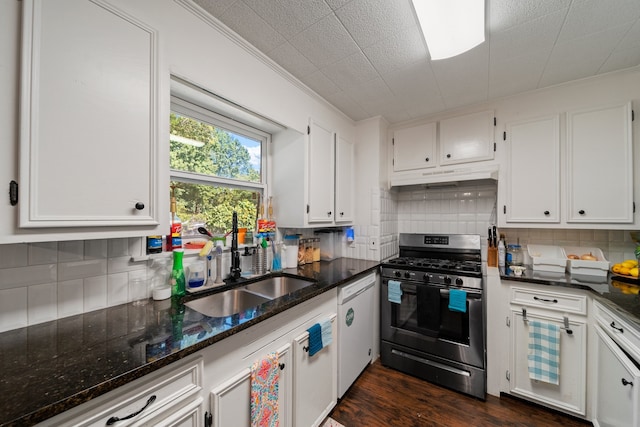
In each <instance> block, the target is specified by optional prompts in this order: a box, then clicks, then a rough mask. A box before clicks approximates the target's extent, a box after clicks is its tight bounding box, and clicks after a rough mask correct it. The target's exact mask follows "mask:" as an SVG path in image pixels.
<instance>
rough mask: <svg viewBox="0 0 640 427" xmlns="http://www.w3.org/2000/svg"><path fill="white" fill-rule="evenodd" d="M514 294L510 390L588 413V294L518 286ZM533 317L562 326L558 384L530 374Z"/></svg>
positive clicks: (567, 410) (512, 304) (542, 402)
mask: <svg viewBox="0 0 640 427" xmlns="http://www.w3.org/2000/svg"><path fill="white" fill-rule="evenodd" d="M511 295H512V299H511V318H510V327H511V357H510V367H509V371H507V377H508V380H509V388H510V392H511V393H512V394H514V395H518V396H520V397H523V398H526V399H529V400H532V401H536V402H538V403H541V404H544V405H546V406H549V407H553V408H556V409H559V410H562V411H565V412H569V413H572V414H574V415H580V416H585V415H586V401H587V399H586V393H587V391H586V376H587V317H586V314H587V313H586V296H585V295H582V296H580V295H577V296H576V295H574V294H564V293H562V292H550V291H547V290H544V291H537V290H536V289H531V288H527V289H520V288H516V287H513V288H512V289H511ZM528 296H531V302H530V303H529V304H528V305H527V304H523V301H525V300H526V297H528ZM580 307H583V310H584V312H583V313H580ZM571 311H574V313H572V312H571ZM575 312H578V314H575ZM565 319H566V321H565ZM533 321H539V322H541V323H546V324H554V325H557V326H558V327H560V328H561V329H560V352H559V381H558V384H551V383H547V382H543V381H540V380H535V379H531V378H530V376H529V362H528V355H529V333H530V328H531V322H533Z"/></svg>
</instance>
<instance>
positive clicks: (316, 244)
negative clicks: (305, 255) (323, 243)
mask: <svg viewBox="0 0 640 427" xmlns="http://www.w3.org/2000/svg"><path fill="white" fill-rule="evenodd" d="M318 261H320V238H319V237H315V238H314V239H313V262H318Z"/></svg>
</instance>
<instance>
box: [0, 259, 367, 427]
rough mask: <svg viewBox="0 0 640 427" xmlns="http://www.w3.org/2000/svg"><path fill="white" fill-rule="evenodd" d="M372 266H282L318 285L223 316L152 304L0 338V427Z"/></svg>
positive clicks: (92, 393)
mask: <svg viewBox="0 0 640 427" xmlns="http://www.w3.org/2000/svg"><path fill="white" fill-rule="evenodd" d="M377 267H378V262H375V261H365V260H357V259H351V258H339V259H336V260H333V261H321V262H320V263H314V264H312V265H305V266H302V267H300V268H297V269H286V270H284V272H283V273H281V274H283V275H299V276H303V277H306V278H310V279H314V280H316V283H314V284H313V285H311V286H309V287H307V288H304V289H302V290H300V291H297V292H295V293H294V294H291V295H287V296H284V297H281V298H278V299H275V300H273V301H270V302H268V303H265V304H263V305H262V306H260V307H258V308H255V309H252V310H248V311H246V312H244V313H240V314H237V315H234V316H228V317H224V318H209V317H203V315H202V314H200V313H198V312H196V311H193V310H191V309H190V308H188V307H186V306H185V305H183V304H181V303H180V304H175V303H174V304H173V306H172V303H171V300H165V301H151V300H150V301H149V303H148V304H145V305H137V306H136V305H133V304H131V303H130V304H123V305H119V306H115V307H110V308H107V309H103V310H97V311H92V312H89V313H85V314H82V315H78V316H72V317H67V318H63V319H59V320H56V321H52V322H47V323H42V324H39V325H34V326H29V327H27V328H21V329H16V330H12V331H8V332H4V333H1V334H0V366H1V367H2V378H0V396H2V399H1V400H0V426H14V425H15V426H29V425H33V424H36V423H37V422H40V421H43V420H45V419H47V418H50V417H53V416H54V415H57V414H59V413H62V412H64V411H66V410H68V409H71V408H73V407H74V406H77V405H79V404H81V403H84V402H87V401H89V400H91V399H93V398H95V397H97V396H100V395H102V394H104V393H107V392H109V391H111V390H113V389H115V388H117V387H120V386H122V385H124V384H126V383H129V382H131V381H133V380H135V379H137V378H140V377H142V376H144V375H147V374H149V373H150V372H153V371H155V370H157V369H160V368H162V367H164V366H166V365H168V364H170V363H172V362H175V361H176V360H179V359H181V358H183V357H185V356H187V355H189V354H192V353H194V352H196V351H198V350H201V349H203V348H205V347H207V346H209V345H212V344H214V343H216V342H218V341H220V340H223V339H225V338H227V337H229V336H230V335H233V334H235V333H237V332H239V331H242V330H244V329H246V328H248V327H250V326H252V325H255V324H257V323H259V322H261V321H263V320H265V319H268V318H270V317H272V316H274V315H276V314H278V313H281V312H282V311H284V310H287V309H289V308H291V307H293V306H295V305H297V304H300V303H301V302H303V301H306V300H308V299H310V298H313V297H315V296H317V295H319V294H321V293H323V292H325V291H327V290H329V289H332V288H334V287H336V286H338V285H341V284H343V283H345V282H346V281H349V280H351V279H354V278H356V277H358V276H362V275H364V274H366V273H368V272H370V271H373V270H375V269H376V268H377ZM276 275H277V274H276ZM246 283H247V282H245V284H246ZM234 286H238V285H229V286H225V288H231V287H234ZM219 290H220V289H217V290H215V292H217V291H219ZM209 293H211V292H209ZM198 296H204V293H203V294H202V295H197V296H195V297H198ZM193 298H194V297H193V296H188V297H186V298H185V301H183V302H186V300H189V299H193Z"/></svg>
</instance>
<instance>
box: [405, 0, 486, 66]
mask: <svg viewBox="0 0 640 427" xmlns="http://www.w3.org/2000/svg"><path fill="white" fill-rule="evenodd" d="M412 1H413V7H414V9H415V11H416V15H417V16H418V21H419V22H420V27H422V33H423V34H424V38H425V40H426V42H427V47H428V48H429V53H430V54H431V59H445V58H450V57H452V56H456V55H460V54H461V53H463V52H466V51H468V50H469V49H471V48H473V47H476V46H477V45H479V44H480V43H482V42H484V0H412Z"/></svg>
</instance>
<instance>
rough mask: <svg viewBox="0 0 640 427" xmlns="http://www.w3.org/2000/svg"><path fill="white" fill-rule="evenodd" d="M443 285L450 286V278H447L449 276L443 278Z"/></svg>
mask: <svg viewBox="0 0 640 427" xmlns="http://www.w3.org/2000/svg"><path fill="white" fill-rule="evenodd" d="M444 284H445V285H450V284H451V277H449V276H445V278H444Z"/></svg>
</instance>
